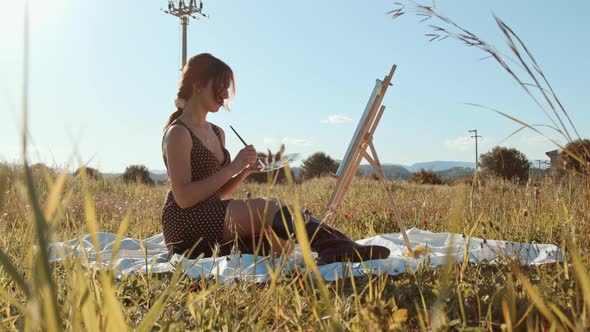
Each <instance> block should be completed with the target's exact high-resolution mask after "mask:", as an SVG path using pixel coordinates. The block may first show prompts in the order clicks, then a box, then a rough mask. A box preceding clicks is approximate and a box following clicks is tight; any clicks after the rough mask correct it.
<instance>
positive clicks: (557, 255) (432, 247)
mask: <svg viewBox="0 0 590 332" xmlns="http://www.w3.org/2000/svg"><path fill="white" fill-rule="evenodd" d="M96 235H97V239H98V246H97V247H95V246H94V245H93V243H92V238H91V236H90V235H85V236H83V237H82V238H81V239H74V240H70V241H66V242H59V243H52V244H50V246H49V250H50V260H51V261H59V260H62V259H64V258H66V257H69V256H73V255H74V256H79V257H83V256H84V254H85V253H86V255H87V257H88V262H89V263H90V264H91V265H93V266H95V265H97V264H99V265H100V266H102V267H107V266H108V265H109V262H110V264H111V265H110V268H112V269H113V270H114V271H115V273H116V275H117V276H118V277H121V276H122V275H127V274H134V273H165V272H172V271H174V270H175V269H176V268H182V269H183V270H184V271H183V272H185V273H186V275H187V276H188V277H189V278H200V277H202V276H204V277H207V278H213V279H217V280H219V281H220V282H226V281H233V280H236V279H241V280H250V281H256V282H264V281H266V280H268V279H269V278H270V276H271V274H274V275H276V274H277V272H278V273H282V274H284V275H288V274H290V273H293V272H295V271H299V272H301V271H304V270H305V264H304V263H303V258H302V255H301V252H300V251H299V247H298V246H296V247H295V250H294V251H293V253H292V254H291V255H289V256H288V257H283V258H272V259H271V258H268V257H261V256H257V257H255V256H254V255H246V254H243V255H229V256H223V257H210V258H202V259H198V260H190V259H186V258H184V257H183V256H181V255H174V256H173V257H172V258H171V259H170V261H167V260H166V257H167V255H168V250H167V248H166V245H165V243H164V237H163V235H162V234H158V235H155V236H152V237H150V238H148V239H145V240H137V239H131V238H123V239H122V240H121V244H120V249H119V252H118V253H117V254H116V256H113V248H114V244H115V239H116V235H115V234H112V233H97V234H96ZM408 236H409V238H410V242H411V244H412V246H413V247H416V246H418V245H420V246H427V247H428V252H429V253H428V255H423V256H420V257H418V258H417V259H414V258H410V257H406V256H404V253H405V252H406V251H407V247H406V245H405V244H404V241H403V237H402V235H401V234H400V233H392V234H383V235H377V236H374V237H370V238H366V239H362V240H358V241H357V243H360V244H376V245H381V246H385V247H387V248H389V249H390V250H391V255H390V256H389V257H388V258H386V259H378V260H371V261H365V262H363V263H333V264H327V265H322V266H319V272H320V274H321V276H322V278H324V279H325V280H327V281H333V280H336V279H341V278H343V277H348V276H350V274H352V275H354V276H363V275H366V274H389V275H396V274H401V273H404V272H407V271H410V270H413V271H415V270H417V268H418V266H419V265H420V264H428V265H429V266H431V267H439V266H442V265H444V264H445V263H446V262H447V260H448V259H453V260H455V261H458V262H463V261H464V260H463V258H464V256H463V255H464V253H466V254H467V257H468V260H469V262H471V263H475V264H497V263H500V262H503V261H505V260H507V259H508V260H516V261H518V262H519V263H520V264H521V265H540V264H547V263H555V262H560V261H561V260H562V255H561V250H560V249H559V248H558V247H556V246H555V245H552V244H536V243H532V244H529V243H519V242H510V241H499V240H484V239H481V238H471V239H469V243H467V242H466V239H465V238H463V236H462V235H461V234H454V233H432V232H429V231H423V230H420V229H416V228H412V229H410V230H409V231H408ZM465 247H466V248H465ZM465 249H466V250H465ZM314 255H315V254H314ZM255 258H256V259H255ZM111 261H112V262H111Z"/></svg>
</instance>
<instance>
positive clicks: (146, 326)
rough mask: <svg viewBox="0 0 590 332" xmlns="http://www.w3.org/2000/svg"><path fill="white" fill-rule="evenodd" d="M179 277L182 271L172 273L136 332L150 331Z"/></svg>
mask: <svg viewBox="0 0 590 332" xmlns="http://www.w3.org/2000/svg"><path fill="white" fill-rule="evenodd" d="M181 275H182V269H177V270H176V271H174V275H173V276H172V279H171V280H170V282H169V284H168V287H167V288H166V289H165V290H164V292H163V293H162V294H161V295H160V297H159V298H158V300H157V301H156V303H154V305H153V306H152V307H151V309H150V311H148V313H147V314H146V315H145V316H144V318H143V320H142V321H141V323H140V324H139V326H138V327H137V328H136V329H135V330H136V331H137V332H147V331H150V330H151V329H152V327H153V326H154V324H155V323H156V321H157V320H158V317H160V315H161V314H162V311H163V310H164V306H165V304H166V302H167V301H168V299H169V298H170V296H171V295H172V292H173V291H174V290H175V288H176V284H177V283H178V280H179V278H180V276H181ZM205 293H206V291H205Z"/></svg>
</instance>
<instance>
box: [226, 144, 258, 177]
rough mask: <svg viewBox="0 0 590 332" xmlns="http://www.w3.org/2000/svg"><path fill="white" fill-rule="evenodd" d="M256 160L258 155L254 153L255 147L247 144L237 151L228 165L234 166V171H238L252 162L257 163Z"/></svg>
mask: <svg viewBox="0 0 590 332" xmlns="http://www.w3.org/2000/svg"><path fill="white" fill-rule="evenodd" d="M257 160H258V156H257V155H256V149H255V148H254V146H252V145H248V146H246V147H245V148H243V149H242V150H240V152H238V155H237V156H236V158H234V160H233V161H232V162H231V164H230V165H232V166H233V167H234V169H235V171H236V173H239V172H241V171H242V170H244V169H245V168H248V167H250V166H251V165H253V164H254V163H257Z"/></svg>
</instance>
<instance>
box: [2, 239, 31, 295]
mask: <svg viewBox="0 0 590 332" xmlns="http://www.w3.org/2000/svg"><path fill="white" fill-rule="evenodd" d="M0 265H2V267H3V268H4V271H5V272H6V273H7V274H8V275H9V276H10V278H11V279H12V281H14V282H15V283H16V285H17V286H18V288H20V290H21V291H22V292H23V293H24V294H25V296H26V297H29V295H30V293H29V287H28V285H27V283H26V282H25V278H24V277H23V276H22V275H21V274H20V273H19V272H18V270H17V268H16V266H14V264H12V261H11V260H10V257H8V255H7V254H6V253H4V251H3V250H2V249H0Z"/></svg>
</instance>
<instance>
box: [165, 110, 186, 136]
mask: <svg viewBox="0 0 590 332" xmlns="http://www.w3.org/2000/svg"><path fill="white" fill-rule="evenodd" d="M181 115H182V108H177V109H176V112H173V113H172V114H170V116H169V117H168V122H166V125H165V126H164V131H166V129H168V127H170V125H171V124H172V122H174V120H176V119H178V117H179V116H181Z"/></svg>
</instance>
